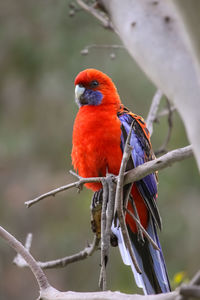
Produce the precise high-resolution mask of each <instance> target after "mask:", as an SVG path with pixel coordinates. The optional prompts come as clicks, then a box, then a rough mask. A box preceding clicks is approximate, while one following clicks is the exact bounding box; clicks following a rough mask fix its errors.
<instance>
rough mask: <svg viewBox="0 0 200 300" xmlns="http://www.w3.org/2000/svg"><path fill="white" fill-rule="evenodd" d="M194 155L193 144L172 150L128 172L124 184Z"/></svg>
mask: <svg viewBox="0 0 200 300" xmlns="http://www.w3.org/2000/svg"><path fill="white" fill-rule="evenodd" d="M192 156H193V150H192V146H191V145H190V146H186V147H184V148H179V149H176V150H173V151H170V152H168V153H167V154H165V155H163V156H161V157H159V158H157V159H154V160H151V161H148V162H146V163H144V164H143V165H140V166H138V167H137V168H135V169H132V170H130V171H128V172H126V174H125V178H124V185H125V184H128V183H131V182H135V181H138V180H140V179H142V178H143V177H145V176H147V175H148V174H151V173H154V172H156V171H158V170H161V169H164V168H166V167H169V166H171V165H172V164H173V163H175V162H177V161H181V160H184V159H186V158H189V157H192Z"/></svg>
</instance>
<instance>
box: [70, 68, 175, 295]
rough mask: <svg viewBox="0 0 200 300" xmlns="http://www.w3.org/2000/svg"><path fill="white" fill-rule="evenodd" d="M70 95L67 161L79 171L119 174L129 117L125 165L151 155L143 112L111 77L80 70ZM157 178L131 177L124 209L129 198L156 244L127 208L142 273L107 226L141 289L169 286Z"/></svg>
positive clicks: (98, 185)
mask: <svg viewBox="0 0 200 300" xmlns="http://www.w3.org/2000/svg"><path fill="white" fill-rule="evenodd" d="M75 98H76V102H77V104H78V106H79V111H78V114H77V116H76V119H75V122H74V129H73V148H72V163H73V165H74V168H75V170H76V171H78V173H79V175H80V176H82V177H99V176H106V172H108V173H112V174H115V175H118V173H119V169H120V164H121V159H122V154H123V150H124V147H125V142H126V138H127V135H128V133H129V130H130V126H131V124H132V122H133V121H134V122H133V130H132V133H131V139H130V144H131V146H132V153H131V158H130V160H129V163H128V168H129V169H130V168H134V167H137V166H139V165H141V164H143V163H144V162H146V161H149V160H152V159H154V154H153V151H152V147H151V143H150V134H149V132H148V129H147V128H146V124H145V122H144V120H143V119H142V117H140V116H138V115H136V114H133V113H132V112H130V111H129V110H128V109H127V108H125V107H124V105H123V104H122V103H121V101H120V97H119V94H118V92H117V89H116V87H115V85H114V83H113V82H112V80H111V79H110V78H109V77H108V76H107V75H105V74H104V73H102V72H100V71H98V70H95V69H86V70H84V71H82V72H80V73H79V74H78V75H77V77H76V79H75ZM85 185H86V187H87V188H89V189H92V190H93V191H99V190H101V189H102V185H101V183H97V182H95V183H87V184H85ZM156 198H157V179H156V175H155V174H150V175H147V176H146V177H144V178H143V179H142V180H139V181H137V182H135V183H134V184H133V185H132V188H131V194H130V197H129V201H128V205H127V206H128V210H130V211H132V212H134V208H133V201H134V203H135V206H136V208H137V211H138V215H139V219H140V222H141V224H142V225H143V227H144V228H145V229H146V230H147V232H148V233H149V235H150V236H151V237H152V239H153V240H154V241H155V242H156V243H157V245H158V247H159V248H160V251H159V250H155V249H154V248H153V247H152V244H151V243H150V242H149V241H148V240H147V239H146V238H145V237H143V238H142V239H141V238H139V234H138V229H137V226H136V223H135V221H134V220H133V218H132V217H131V216H130V215H129V214H126V225H127V229H128V233H129V236H130V240H131V244H132V248H133V252H134V254H135V256H136V259H137V262H138V264H139V267H140V269H141V271H142V274H139V273H137V271H136V270H135V267H134V265H133V263H132V261H131V258H130V254H129V252H128V250H127V249H126V247H125V245H124V241H123V237H122V234H121V230H120V228H119V226H117V227H114V225H113V226H112V231H113V233H114V234H115V235H116V237H117V238H118V245H119V248H120V252H121V255H122V259H123V261H124V263H125V264H128V265H131V267H132V270H133V273H134V276H135V280H136V283H137V285H138V286H139V287H141V288H143V290H144V293H145V294H157V293H165V292H169V291H170V284H169V280H168V275H167V270H166V265H165V261H164V257H163V253H162V249H161V246H160V243H159V239H158V236H157V233H156V227H159V228H161V219H160V216H159V212H158V208H157V204H156Z"/></svg>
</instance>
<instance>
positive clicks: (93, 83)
mask: <svg viewBox="0 0 200 300" xmlns="http://www.w3.org/2000/svg"><path fill="white" fill-rule="evenodd" d="M98 85H99V82H98V81H97V80H92V81H91V82H90V87H91V88H95V87H97V86H98Z"/></svg>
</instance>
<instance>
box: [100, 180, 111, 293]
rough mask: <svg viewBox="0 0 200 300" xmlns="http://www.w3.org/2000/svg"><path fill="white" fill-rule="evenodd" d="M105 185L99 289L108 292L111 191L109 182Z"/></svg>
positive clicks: (105, 182) (103, 182) (104, 183)
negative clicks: (107, 218)
mask: <svg viewBox="0 0 200 300" xmlns="http://www.w3.org/2000/svg"><path fill="white" fill-rule="evenodd" d="M102 185H103V202H102V210H101V270H100V276H99V287H100V288H101V289H102V290H103V291H105V290H106V263H107V258H108V257H107V249H106V247H105V246H106V235H105V230H106V208H107V203H108V197H109V189H108V183H107V180H106V179H104V180H103V181H102Z"/></svg>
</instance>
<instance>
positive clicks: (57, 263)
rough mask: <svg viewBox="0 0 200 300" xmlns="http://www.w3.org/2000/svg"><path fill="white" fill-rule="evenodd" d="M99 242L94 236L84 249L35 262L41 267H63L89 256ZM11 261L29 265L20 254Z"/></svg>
mask: <svg viewBox="0 0 200 300" xmlns="http://www.w3.org/2000/svg"><path fill="white" fill-rule="evenodd" d="M99 242H100V239H98V238H97V237H96V236H95V237H94V240H93V242H92V244H91V245H89V246H87V247H86V248H85V249H83V250H81V251H80V252H78V253H76V254H73V255H70V256H65V257H63V258H59V259H55V260H51V261H45V262H42V261H37V264H38V266H39V267H40V268H42V269H53V268H54V269H55V268H64V267H66V266H67V265H69V264H71V263H74V262H78V261H81V260H84V259H86V258H88V257H89V256H91V255H92V254H93V253H94V252H95V251H96V250H97V249H98V247H99ZM13 262H14V263H15V264H16V265H17V266H18V267H21V268H24V267H28V266H29V265H28V264H27V262H26V261H25V260H24V259H23V258H22V256H21V255H20V254H18V255H17V256H16V257H15V258H14V260H13Z"/></svg>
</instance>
